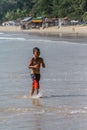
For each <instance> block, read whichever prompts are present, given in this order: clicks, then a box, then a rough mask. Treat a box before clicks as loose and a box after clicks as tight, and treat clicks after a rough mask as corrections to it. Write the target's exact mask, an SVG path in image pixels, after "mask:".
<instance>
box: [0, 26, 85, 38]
mask: <svg viewBox="0 0 87 130" xmlns="http://www.w3.org/2000/svg"><path fill="white" fill-rule="evenodd" d="M0 31H1V32H24V33H29V34H39V35H47V36H48V35H53V36H81V37H86V36H87V26H78V25H76V26H61V27H58V26H55V27H48V28H45V29H42V28H40V29H28V30H22V29H21V27H20V26H17V27H12V26H9V27H8V26H6V27H3V26H0Z"/></svg>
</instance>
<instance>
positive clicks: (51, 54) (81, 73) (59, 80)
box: [0, 32, 87, 130]
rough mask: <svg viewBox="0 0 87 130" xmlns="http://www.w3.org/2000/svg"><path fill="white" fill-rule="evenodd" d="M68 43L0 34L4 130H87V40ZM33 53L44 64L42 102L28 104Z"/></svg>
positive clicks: (1, 129) (0, 118)
mask: <svg viewBox="0 0 87 130" xmlns="http://www.w3.org/2000/svg"><path fill="white" fill-rule="evenodd" d="M70 39H71V40H70ZM70 39H65V38H58V37H55V38H54V37H48V36H47V37H45V36H42V37H41V36H39V35H38V36H37V35H29V34H28V33H19V32H18V33H17V32H13V33H12V32H2V33H0V61H1V62H0V79H1V80H0V130H87V44H85V43H86V41H87V40H86V41H85V40H83V41H80V39H79V41H78V42H77V41H76V40H75V38H72V37H71V38H70ZM60 40H61V41H60ZM34 47H39V48H40V50H41V55H40V56H41V57H43V58H44V62H45V64H46V68H45V69H42V68H41V80H40V92H41V93H42V94H43V98H41V99H30V98H29V93H30V90H31V84H32V80H31V77H30V70H29V69H28V68H27V66H28V63H29V59H30V58H31V57H32V49H33V48H34Z"/></svg>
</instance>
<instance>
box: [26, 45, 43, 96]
mask: <svg viewBox="0 0 87 130" xmlns="http://www.w3.org/2000/svg"><path fill="white" fill-rule="evenodd" d="M33 55H34V56H33V57H32V58H31V60H30V62H29V65H28V68H29V69H31V78H32V81H33V82H32V90H31V93H30V96H32V95H33V94H34V92H35V91H36V94H37V95H38V93H39V89H40V85H39V80H40V67H43V68H45V63H44V60H43V58H41V57H39V56H40V49H39V48H38V47H35V48H33Z"/></svg>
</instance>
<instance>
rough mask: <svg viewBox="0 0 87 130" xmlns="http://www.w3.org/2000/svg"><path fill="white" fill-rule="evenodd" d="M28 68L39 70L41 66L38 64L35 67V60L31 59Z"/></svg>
mask: <svg viewBox="0 0 87 130" xmlns="http://www.w3.org/2000/svg"><path fill="white" fill-rule="evenodd" d="M28 68H29V69H37V68H39V65H38V64H36V65H33V60H32V59H31V60H30V63H29V65H28Z"/></svg>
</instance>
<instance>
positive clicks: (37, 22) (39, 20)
mask: <svg viewBox="0 0 87 130" xmlns="http://www.w3.org/2000/svg"><path fill="white" fill-rule="evenodd" d="M42 23H43V18H42V17H37V18H33V19H32V28H38V29H39V28H40V27H41V26H42Z"/></svg>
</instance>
